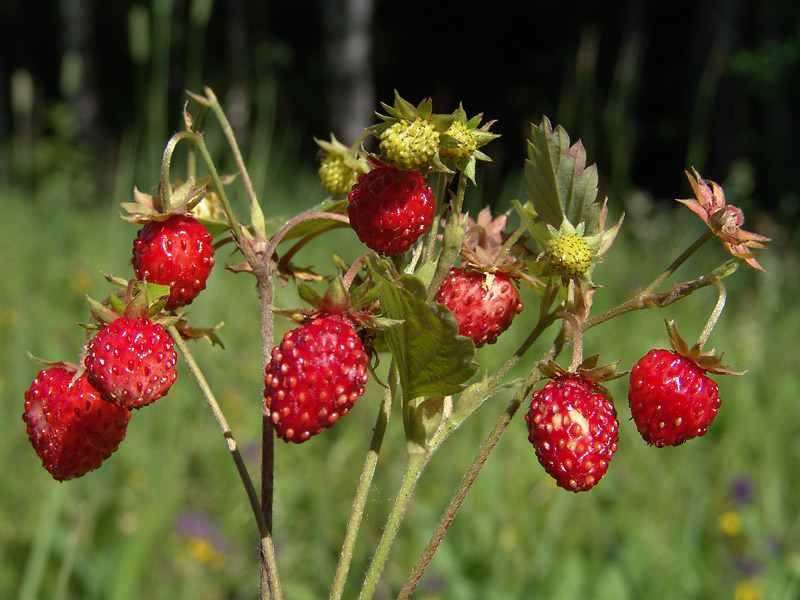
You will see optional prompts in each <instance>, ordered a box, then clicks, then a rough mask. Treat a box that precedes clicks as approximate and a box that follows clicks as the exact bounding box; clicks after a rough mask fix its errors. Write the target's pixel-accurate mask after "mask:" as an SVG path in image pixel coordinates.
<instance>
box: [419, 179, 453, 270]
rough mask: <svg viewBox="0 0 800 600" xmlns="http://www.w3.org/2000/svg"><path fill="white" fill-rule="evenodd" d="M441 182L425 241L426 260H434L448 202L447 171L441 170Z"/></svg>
mask: <svg viewBox="0 0 800 600" xmlns="http://www.w3.org/2000/svg"><path fill="white" fill-rule="evenodd" d="M438 175H439V177H438V180H439V184H438V186H437V189H436V212H435V213H434V215H433V222H432V223H431V226H430V228H429V229H428V235H427V239H426V241H425V245H426V248H425V262H429V263H430V262H433V254H434V251H435V249H436V234H437V233H438V232H439V221H441V219H442V215H443V214H444V209H445V207H446V206H447V203H446V202H445V201H444V196H445V194H446V193H447V184H448V182H449V181H450V177H449V176H448V175H447V173H442V172H441V171H440V172H439V174H438Z"/></svg>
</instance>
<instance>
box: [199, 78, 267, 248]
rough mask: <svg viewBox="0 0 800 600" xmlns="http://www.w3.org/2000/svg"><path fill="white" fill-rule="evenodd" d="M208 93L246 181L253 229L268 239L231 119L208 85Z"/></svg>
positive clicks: (206, 89) (211, 105)
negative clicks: (229, 119)
mask: <svg viewBox="0 0 800 600" xmlns="http://www.w3.org/2000/svg"><path fill="white" fill-rule="evenodd" d="M203 91H205V93H206V98H207V99H208V102H209V107H210V108H211V110H212V111H213V112H214V115H215V116H216V117H217V120H218V121H219V123H220V125H221V126H222V132H223V133H224V134H225V139H226V140H228V145H229V146H230V148H231V151H232V152H233V156H234V159H235V160H236V166H237V167H238V169H239V173H240V174H241V176H242V181H243V183H244V187H245V190H246V191H247V197H248V198H249V199H250V222H251V225H252V226H253V231H254V232H255V235H256V237H258V238H262V239H266V237H267V234H266V224H265V222H264V213H263V212H262V210H261V205H260V204H259V203H258V198H257V197H256V192H255V190H254V189H253V182H252V181H251V179H250V174H249V173H248V172H247V167H246V166H245V164H244V158H243V157H242V152H241V150H239V144H238V143H237V141H236V136H235V135H234V133H233V127H231V124H230V121H228V117H227V116H226V115H225V111H223V110H222V106H221V105H220V103H219V100H217V97H216V95H214V92H213V91H212V90H211V88H209V87H206V88H204V90H203Z"/></svg>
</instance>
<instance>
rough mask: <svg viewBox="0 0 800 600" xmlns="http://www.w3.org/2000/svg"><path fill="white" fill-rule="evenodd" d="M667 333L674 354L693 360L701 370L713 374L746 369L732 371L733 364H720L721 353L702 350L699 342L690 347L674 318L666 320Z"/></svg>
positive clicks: (730, 373)
mask: <svg viewBox="0 0 800 600" xmlns="http://www.w3.org/2000/svg"><path fill="white" fill-rule="evenodd" d="M666 324H667V335H668V336H669V343H670V346H672V349H673V350H674V351H675V353H676V354H678V355H679V356H682V357H683V358H685V359H686V360H688V361H691V362H693V363H694V364H696V365H697V366H698V367H699V368H701V369H702V370H703V371H706V372H708V373H714V374H715V375H744V374H745V373H746V372H747V371H733V370H732V369H731V367H732V366H733V365H723V364H722V354H717V353H716V350H715V349H713V348H712V349H711V350H709V351H707V352H703V350H702V348H701V347H700V345H699V344H694V345H693V346H692V347H691V348H690V347H689V344H688V343H687V342H686V340H685V339H684V338H683V336H681V334H680V333H679V332H678V326H677V324H676V321H675V319H673V320H671V321H666Z"/></svg>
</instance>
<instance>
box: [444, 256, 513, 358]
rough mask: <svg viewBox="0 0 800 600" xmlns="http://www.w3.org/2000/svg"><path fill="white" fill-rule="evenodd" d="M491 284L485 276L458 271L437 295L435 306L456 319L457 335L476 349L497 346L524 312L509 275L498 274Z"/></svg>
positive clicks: (449, 277) (452, 270)
mask: <svg viewBox="0 0 800 600" xmlns="http://www.w3.org/2000/svg"><path fill="white" fill-rule="evenodd" d="M490 281H491V283H489V284H488V285H487V277H486V274H484V273H480V272H478V271H470V270H466V269H458V268H455V269H451V270H450V273H449V274H448V276H447V279H445V280H444V283H442V286H441V287H440V288H439V291H438V292H437V293H436V298H435V300H436V302H439V303H440V304H444V305H445V306H446V307H447V308H449V309H450V311H451V312H452V313H453V315H454V316H455V318H456V322H457V323H458V333H459V334H460V335H463V336H466V337H468V338H472V341H473V342H475V347H476V348H480V347H481V346H483V345H484V344H494V343H495V342H496V341H497V337H498V336H499V335H500V334H501V333H503V332H504V331H505V330H506V329H508V328H509V326H510V325H511V322H512V321H513V320H514V317H515V316H516V315H518V314H519V313H520V312H522V308H523V307H522V302H520V299H519V293H518V292H517V288H516V287H515V286H514V283H513V282H512V281H511V278H509V277H508V275H505V274H503V273H496V274H495V275H494V277H493V278H490Z"/></svg>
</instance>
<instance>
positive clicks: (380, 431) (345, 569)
mask: <svg viewBox="0 0 800 600" xmlns="http://www.w3.org/2000/svg"><path fill="white" fill-rule="evenodd" d="M399 382H400V380H399V377H398V373H397V367H396V365H395V363H394V361H392V363H391V365H390V366H389V386H388V387H387V388H386V390H385V391H384V393H383V400H382V402H381V406H380V409H379V410H378V418H377V420H376V422H375V428H374V429H373V433H372V441H371V442H370V445H369V450H368V451H367V458H366V460H365V461H364V468H363V469H362V470H361V477H360V479H359V480H358V487H357V489H356V494H355V497H354V498H353V509H352V511H351V512H350V520H349V521H348V523H347V529H346V530H345V537H344V542H343V544H342V551H341V553H340V554H339V564H338V565H337V567H336V575H335V576H334V578H333V585H332V588H331V595H330V598H331V600H341V598H342V595H343V594H344V585H345V583H346V582H347V574H348V573H349V571H350V565H351V564H352V562H353V551H354V548H355V544H356V539H357V538H358V531H359V528H360V527H361V521H362V520H363V518H364V508H365V506H366V504H367V498H368V496H369V489H370V486H371V485H372V479H373V477H374V475H375V469H376V467H377V465H378V455H379V454H380V451H381V445H382V444H383V436H384V434H385V433H386V426H387V424H388V423H389V416H390V414H391V411H392V400H393V399H394V396H395V393H396V391H397V386H398V384H399Z"/></svg>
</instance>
